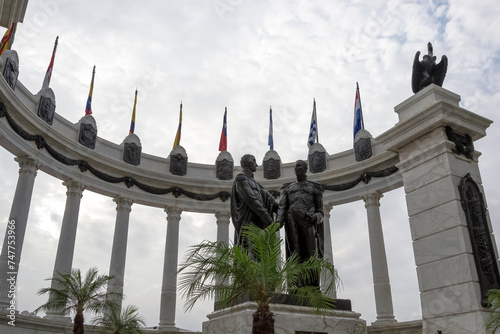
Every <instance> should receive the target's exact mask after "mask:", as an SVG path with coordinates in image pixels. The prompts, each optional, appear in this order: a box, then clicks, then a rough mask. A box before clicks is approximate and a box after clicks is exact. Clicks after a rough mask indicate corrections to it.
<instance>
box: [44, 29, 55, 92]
mask: <svg viewBox="0 0 500 334" xmlns="http://www.w3.org/2000/svg"><path fill="white" fill-rule="evenodd" d="M58 39H59V36H57V37H56V42H55V43H54V51H52V58H50V64H49V67H48V68H47V73H45V79H43V84H42V90H43V89H45V88H49V84H50V77H51V76H52V69H53V68H54V57H55V56H56V50H57V40H58Z"/></svg>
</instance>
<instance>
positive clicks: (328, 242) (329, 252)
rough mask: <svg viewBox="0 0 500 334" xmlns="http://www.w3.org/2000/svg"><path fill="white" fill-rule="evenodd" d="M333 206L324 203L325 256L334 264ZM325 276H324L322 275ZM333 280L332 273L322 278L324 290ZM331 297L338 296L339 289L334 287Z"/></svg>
mask: <svg viewBox="0 0 500 334" xmlns="http://www.w3.org/2000/svg"><path fill="white" fill-rule="evenodd" d="M332 208H333V206H332V205H331V204H325V205H323V215H324V217H323V229H324V238H323V241H324V251H323V252H324V254H323V257H324V258H325V259H327V260H328V261H329V262H330V263H331V264H333V246H332V232H331V227H330V217H331V215H330V211H331V210H332ZM322 278H323V277H322ZM331 281H332V277H331V275H328V276H326V277H325V279H324V280H323V279H322V280H321V288H322V290H323V291H324V290H325V289H326V287H328V285H330V283H331ZM329 297H330V298H333V299H335V298H337V290H336V289H334V290H333V291H331V293H330V294H329Z"/></svg>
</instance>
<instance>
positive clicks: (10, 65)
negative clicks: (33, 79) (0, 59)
mask: <svg viewBox="0 0 500 334" xmlns="http://www.w3.org/2000/svg"><path fill="white" fill-rule="evenodd" d="M18 76H19V67H18V66H17V63H16V62H15V61H14V60H12V59H11V58H7V60H6V62H5V67H4V70H3V77H4V78H5V81H7V83H8V84H9V86H10V88H12V90H14V89H16V83H17V77H18Z"/></svg>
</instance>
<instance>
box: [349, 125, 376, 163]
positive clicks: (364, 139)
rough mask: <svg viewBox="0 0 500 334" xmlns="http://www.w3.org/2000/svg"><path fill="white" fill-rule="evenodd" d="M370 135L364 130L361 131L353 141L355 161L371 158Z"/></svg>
mask: <svg viewBox="0 0 500 334" xmlns="http://www.w3.org/2000/svg"><path fill="white" fill-rule="evenodd" d="M372 151H373V150H372V140H371V135H370V133H369V132H368V131H366V130H365V129H361V130H359V131H358V133H357V134H356V138H355V139H354V156H355V157H356V161H363V160H366V159H368V158H369V157H371V156H372Z"/></svg>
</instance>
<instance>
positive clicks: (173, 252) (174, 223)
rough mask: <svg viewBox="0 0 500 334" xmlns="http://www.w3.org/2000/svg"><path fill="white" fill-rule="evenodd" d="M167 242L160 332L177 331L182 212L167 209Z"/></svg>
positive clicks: (176, 209) (174, 208) (175, 208)
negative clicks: (176, 311)
mask: <svg viewBox="0 0 500 334" xmlns="http://www.w3.org/2000/svg"><path fill="white" fill-rule="evenodd" d="M165 212H166V213H167V240H166V243H165V258H164V260H163V261H164V262H163V281H162V286H161V304H160V323H159V327H158V329H159V330H174V331H175V330H177V328H176V327H175V305H176V297H177V260H178V254H179V222H180V220H181V213H182V210H181V209H179V208H177V207H167V208H166V209H165Z"/></svg>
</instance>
